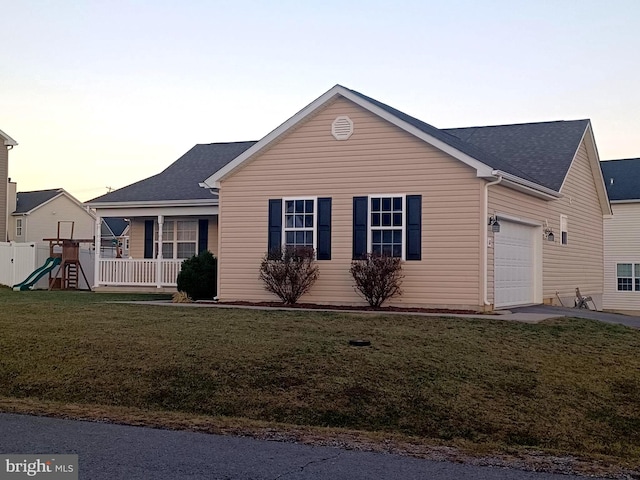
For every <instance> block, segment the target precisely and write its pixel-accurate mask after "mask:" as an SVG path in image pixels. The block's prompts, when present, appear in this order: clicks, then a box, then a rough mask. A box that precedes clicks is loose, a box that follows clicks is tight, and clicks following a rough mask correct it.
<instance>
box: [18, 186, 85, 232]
mask: <svg viewBox="0 0 640 480" xmlns="http://www.w3.org/2000/svg"><path fill="white" fill-rule="evenodd" d="M23 218H24V222H23V226H22V228H23V233H24V235H23V237H24V239H23V241H25V242H41V241H42V240H43V239H44V238H56V236H57V235H58V222H61V223H60V237H61V238H69V235H71V223H70V222H74V224H73V238H76V239H93V237H94V230H95V219H94V218H93V217H92V216H91V215H90V214H89V213H87V211H86V210H85V209H84V208H83V207H81V206H79V205H78V204H77V203H75V202H73V201H72V200H70V199H69V198H68V197H66V196H64V195H61V196H59V197H57V198H55V199H53V200H51V201H50V202H48V203H46V204H43V205H42V206H41V207H39V208H37V209H35V210H34V211H33V212H32V213H30V214H29V215H26V216H24V217H23Z"/></svg>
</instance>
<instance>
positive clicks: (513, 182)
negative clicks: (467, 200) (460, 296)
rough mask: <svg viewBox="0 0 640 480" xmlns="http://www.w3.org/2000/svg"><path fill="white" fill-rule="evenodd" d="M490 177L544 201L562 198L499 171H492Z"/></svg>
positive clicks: (532, 183) (557, 194) (553, 191)
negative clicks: (499, 179)
mask: <svg viewBox="0 0 640 480" xmlns="http://www.w3.org/2000/svg"><path fill="white" fill-rule="evenodd" d="M492 176H494V177H502V179H503V182H504V183H506V184H508V185H509V186H510V187H511V188H513V189H515V190H519V191H521V192H525V193H528V194H530V195H533V196H536V197H539V198H543V199H546V200H555V199H557V198H562V196H563V195H562V194H561V193H559V192H556V191H555V190H551V189H550V188H547V187H543V186H542V185H538V184H537V183H534V182H530V181H529V180H525V179H523V178H520V177H517V176H515V175H512V174H510V173H507V172H503V171H501V170H494V171H493V172H492Z"/></svg>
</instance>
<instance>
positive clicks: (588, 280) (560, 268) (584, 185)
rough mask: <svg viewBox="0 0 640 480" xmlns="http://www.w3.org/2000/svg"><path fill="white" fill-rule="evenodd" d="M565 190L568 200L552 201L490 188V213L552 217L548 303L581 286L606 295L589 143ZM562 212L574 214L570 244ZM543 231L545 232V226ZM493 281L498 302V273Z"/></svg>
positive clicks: (546, 245)
mask: <svg viewBox="0 0 640 480" xmlns="http://www.w3.org/2000/svg"><path fill="white" fill-rule="evenodd" d="M561 193H562V195H563V196H562V198H559V199H557V200H551V201H546V200H542V199H538V198H535V197H532V196H530V195H526V194H524V193H521V192H517V191H515V190H512V189H509V188H507V187H505V186H502V185H497V186H493V187H490V189H489V213H493V212H495V213H497V214H498V216H499V215H500V214H507V215H513V216H516V217H521V218H523V219H524V220H528V221H531V222H534V223H537V224H538V225H543V224H544V222H545V220H546V221H547V222H548V224H549V226H550V227H552V228H553V233H554V236H555V241H554V242H549V241H547V240H543V241H542V247H543V264H542V274H543V277H542V278H543V280H542V283H543V292H542V296H543V299H539V300H544V301H545V302H551V301H556V292H558V295H559V296H560V297H561V298H564V299H569V298H573V297H574V296H575V288H576V287H580V291H581V292H582V293H583V294H584V295H601V294H602V291H603V275H604V266H603V221H602V210H601V207H600V203H599V202H598V196H597V194H596V187H595V181H594V178H593V174H592V171H591V168H590V164H589V159H588V157H587V149H586V147H585V145H584V143H583V144H582V145H581V146H580V148H579V150H578V153H577V154H576V157H575V159H574V161H573V165H572V166H571V168H570V170H569V173H568V176H567V178H566V180H565V184H564V185H563V188H562V191H561ZM561 214H563V215H567V218H568V245H561V243H560V242H561V234H560V215H561ZM539 234H540V235H542V227H540V228H539ZM489 235H492V234H491V233H489ZM489 265H490V268H489V270H492V268H491V265H493V249H492V248H491V249H489ZM489 280H490V282H489V285H488V291H489V297H490V300H492V299H493V277H492V276H490V277H489ZM571 306H573V304H571ZM598 307H600V305H598Z"/></svg>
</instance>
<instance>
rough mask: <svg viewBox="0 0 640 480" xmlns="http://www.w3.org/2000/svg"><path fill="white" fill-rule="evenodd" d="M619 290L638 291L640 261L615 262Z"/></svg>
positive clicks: (639, 288)
mask: <svg viewBox="0 0 640 480" xmlns="http://www.w3.org/2000/svg"><path fill="white" fill-rule="evenodd" d="M616 277H617V282H618V291H619V292H632V291H636V292H640V263H618V264H616Z"/></svg>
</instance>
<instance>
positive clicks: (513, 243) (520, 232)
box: [494, 221, 534, 307]
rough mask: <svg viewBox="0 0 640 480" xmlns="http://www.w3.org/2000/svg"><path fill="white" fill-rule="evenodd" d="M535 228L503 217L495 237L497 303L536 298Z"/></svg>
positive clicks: (521, 302)
mask: <svg viewBox="0 0 640 480" xmlns="http://www.w3.org/2000/svg"><path fill="white" fill-rule="evenodd" d="M533 240H534V229H533V228H532V227H530V226H527V225H522V224H518V223H513V222H507V221H501V228H500V232H499V233H496V235H495V238H494V245H495V246H494V289H495V296H494V304H495V306H496V307H506V306H515V305H524V304H527V303H533V302H534V241H533Z"/></svg>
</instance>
